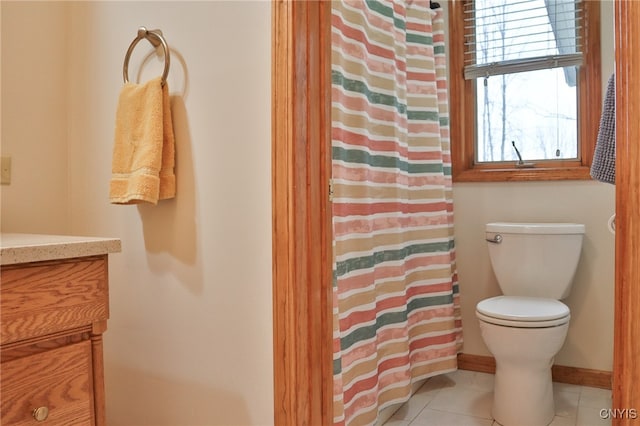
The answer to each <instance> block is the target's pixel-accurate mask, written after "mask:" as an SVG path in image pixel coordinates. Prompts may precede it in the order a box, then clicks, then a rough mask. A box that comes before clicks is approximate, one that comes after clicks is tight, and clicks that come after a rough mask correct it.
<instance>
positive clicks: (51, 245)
mask: <svg viewBox="0 0 640 426" xmlns="http://www.w3.org/2000/svg"><path fill="white" fill-rule="evenodd" d="M119 251H121V243H120V240H119V239H117V238H100V237H79V236H69V235H45V234H10V233H6V234H5V233H2V234H0V264H2V265H12V264H16V263H28V262H39V261H44V260H56V259H69V258H73V257H83V256H94V255H101V254H108V253H117V252H119Z"/></svg>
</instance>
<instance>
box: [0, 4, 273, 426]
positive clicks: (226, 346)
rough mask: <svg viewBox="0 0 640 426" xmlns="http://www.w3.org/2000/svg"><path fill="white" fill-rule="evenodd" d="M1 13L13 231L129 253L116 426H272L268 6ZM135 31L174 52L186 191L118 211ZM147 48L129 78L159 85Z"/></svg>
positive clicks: (181, 177) (123, 266)
mask: <svg viewBox="0 0 640 426" xmlns="http://www.w3.org/2000/svg"><path fill="white" fill-rule="evenodd" d="M1 7H2V88H3V90H2V107H3V109H2V122H3V133H2V145H3V146H2V149H3V155H5V152H6V153H9V151H11V155H12V156H13V162H14V176H13V178H14V179H13V182H12V184H11V186H8V187H3V192H2V209H3V211H2V215H3V217H2V231H3V232H10V231H20V232H49V233H66V232H70V233H73V234H80V235H99V236H110V237H118V238H121V239H122V253H119V254H114V255H112V256H111V257H110V268H109V274H110V296H111V299H110V311H111V319H110V321H109V323H108V330H107V332H106V334H105V374H106V389H107V416H108V423H109V425H110V426H118V425H125V426H129V425H133V424H135V425H153V426H161V425H171V426H174V425H250V424H251V425H269V424H272V423H273V391H272V389H273V378H272V377H273V368H272V360H273V355H272V351H273V348H272V320H271V315H272V313H271V307H272V302H271V203H270V198H271V188H270V177H271V170H270V146H271V142H270V140H271V134H270V131H271V130H270V109H271V103H270V102H271V99H270V98H271V96H270V82H271V80H270V79H271V77H270V64H271V51H270V33H271V12H270V11H271V5H270V3H269V2H255V1H243V2H164V1H163V2H160V1H157V2H156V1H145V2H42V3H26V2H16V3H12V2H4V1H3V2H2V6H1ZM19 19H21V22H22V25H18V20H19ZM141 25H144V26H147V27H148V28H150V29H152V28H160V29H162V31H163V32H164V35H165V36H166V39H167V41H168V43H169V45H170V46H171V48H172V50H171V55H172V56H171V72H170V78H169V88H170V92H171V94H172V107H173V117H174V121H175V131H176V142H177V167H176V173H177V182H178V183H177V185H178V189H177V192H178V195H177V197H176V199H174V200H171V201H164V202H161V203H160V204H159V205H158V206H155V207H154V206H151V205H140V206H135V205H132V206H115V205H110V204H109V202H108V185H109V176H110V167H111V149H112V144H113V133H114V117H115V110H116V102H117V99H118V92H119V90H120V88H121V86H122V63H123V59H124V55H125V52H126V50H127V48H128V46H129V44H130V43H131V41H132V40H133V39H134V37H135V36H136V32H137V28H138V27H139V26H141ZM149 46H150V45H149V44H148V43H147V42H146V41H141V42H140V43H139V44H138V46H137V47H136V50H135V51H134V55H133V58H132V62H131V64H130V67H129V69H130V79H131V80H132V81H135V80H137V79H140V80H141V81H144V80H146V79H147V78H149V77H152V76H155V75H159V74H160V73H161V72H162V67H163V58H162V56H157V55H155V54H154V53H153V52H152V51H151V49H150V47H149ZM9 54H11V55H12V56H8V55H9ZM21 56H24V60H22V61H16V60H15V58H16V57H21ZM141 64H143V65H142V67H141ZM140 69H141V71H140ZM52 70H53V71H52ZM52 72H53V77H54V78H53V79H52V74H51V73H52ZM5 77H6V78H7V79H5ZM9 77H11V80H9V79H8V78H9ZM9 87H10V88H11V89H12V90H7V88H9ZM50 99H51V100H55V101H56V102H50V101H49V100H50ZM36 113H37V114H36ZM9 121H11V123H9ZM6 123H9V124H12V125H13V127H11V128H12V132H11V133H8V132H5V128H6V126H7V124H6Z"/></svg>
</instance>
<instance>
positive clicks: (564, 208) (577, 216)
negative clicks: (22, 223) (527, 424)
mask: <svg viewBox="0 0 640 426" xmlns="http://www.w3.org/2000/svg"><path fill="white" fill-rule="evenodd" d="M601 9H602V15H601V20H602V42H601V48H602V76H603V80H604V81H603V90H604V87H605V86H606V82H607V79H608V78H609V75H611V73H612V72H613V69H614V51H613V2H608V1H603V2H602V8H601ZM603 94H604V91H603ZM453 199H454V217H455V237H456V248H457V263H458V273H459V281H460V300H461V305H462V306H461V311H462V326H463V337H464V347H463V352H464V353H468V354H475V355H490V353H489V351H488V350H487V348H486V346H485V344H484V342H483V341H482V337H481V336H480V328H479V326H478V320H477V318H476V317H475V306H476V304H477V303H478V302H479V301H480V300H482V299H485V298H487V297H491V296H495V295H499V294H500V289H499V287H498V285H497V281H496V279H495V277H494V275H493V271H492V269H491V264H490V260H489V255H488V252H487V248H486V243H485V241H484V238H485V236H484V226H485V224H486V223H488V222H495V221H514V222H517V221H519V222H536V221H540V222H554V221H567V222H578V223H584V224H585V225H586V235H585V239H584V244H583V250H582V257H581V260H580V264H579V265H578V271H577V273H576V277H575V279H574V284H573V287H572V291H571V294H570V296H569V297H568V298H567V299H566V300H564V302H565V303H566V304H567V305H568V306H569V308H570V309H571V322H570V325H569V333H568V335H567V339H566V342H565V344H564V346H563V348H562V349H561V350H560V352H559V353H558V355H557V356H556V358H555V363H556V364H559V365H567V366H574V367H582V368H590V369H596V370H604V371H611V370H612V368H613V322H614V321H613V312H614V309H613V306H614V301H613V296H614V292H613V287H614V274H615V272H614V271H615V269H614V246H615V244H614V242H615V238H614V236H613V235H612V234H611V233H609V232H608V230H607V228H606V224H607V220H608V219H609V217H610V216H611V215H612V214H613V213H614V211H615V187H614V186H613V185H608V184H604V183H600V182H595V181H558V182H500V183H456V184H454V190H453Z"/></svg>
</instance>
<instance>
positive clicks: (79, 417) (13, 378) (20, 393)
mask: <svg viewBox="0 0 640 426" xmlns="http://www.w3.org/2000/svg"><path fill="white" fill-rule="evenodd" d="M92 386H93V383H92V375H91V341H89V340H85V341H83V342H79V343H74V344H72V345H69V346H64V347H61V348H57V349H52V350H50V351H46V352H41V353H39V354H35V355H30V356H27V357H24V358H19V359H15V360H12V361H7V362H4V363H2V389H3V392H2V397H1V398H2V403H1V409H2V412H1V419H0V423H1V424H2V425H3V426H26V425H47V426H53V425H60V426H63V425H64V426H70V425H92V424H93V423H94V421H93V415H92V408H93V407H92V405H93V392H92ZM39 407H46V408H47V410H48V416H47V417H46V419H45V420H43V421H39V422H38V421H36V419H35V418H34V415H33V412H34V410H35V409H37V408H39Z"/></svg>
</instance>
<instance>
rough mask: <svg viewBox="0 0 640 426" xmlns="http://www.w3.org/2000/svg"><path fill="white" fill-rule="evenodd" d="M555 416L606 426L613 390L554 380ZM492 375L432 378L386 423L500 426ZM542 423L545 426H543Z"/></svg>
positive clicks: (560, 421)
mask: <svg viewBox="0 0 640 426" xmlns="http://www.w3.org/2000/svg"><path fill="white" fill-rule="evenodd" d="M553 387H554V390H553V392H554V399H555V404H556V416H555V418H554V419H553V422H552V423H551V426H607V425H611V421H610V420H604V419H601V418H600V410H601V409H602V408H609V407H611V391H610V390H606V389H597V388H590V387H586V386H577V385H568V384H563V383H554V384H553ZM492 398H493V375H492V374H486V373H476V372H473V371H466V370H458V371H455V372H453V373H449V374H444V375H441V376H437V377H433V378H431V379H429V380H427V381H426V382H425V384H424V385H422V387H420V389H418V390H417V391H416V393H415V394H414V395H413V397H411V399H410V400H409V401H407V402H406V403H405V404H403V405H402V406H401V407H400V408H399V409H398V411H396V412H395V413H394V414H393V416H392V417H391V418H390V419H389V420H388V421H387V422H386V423H385V426H499V424H498V423H497V422H495V421H494V420H493V419H492V418H491V404H492ZM541 426H542V425H541Z"/></svg>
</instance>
